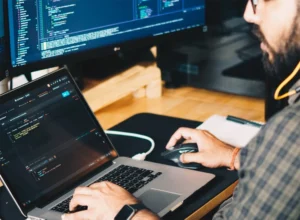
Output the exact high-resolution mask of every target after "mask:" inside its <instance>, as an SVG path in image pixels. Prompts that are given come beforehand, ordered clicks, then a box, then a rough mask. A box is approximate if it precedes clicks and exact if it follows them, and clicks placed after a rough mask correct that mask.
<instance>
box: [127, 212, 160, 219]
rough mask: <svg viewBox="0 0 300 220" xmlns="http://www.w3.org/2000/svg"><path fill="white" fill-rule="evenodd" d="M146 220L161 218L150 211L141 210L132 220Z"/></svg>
mask: <svg viewBox="0 0 300 220" xmlns="http://www.w3.org/2000/svg"><path fill="white" fill-rule="evenodd" d="M144 219H147V220H159V219H160V218H159V217H158V216H157V215H156V214H154V213H152V212H150V211H148V210H141V211H139V212H138V213H136V215H135V216H133V218H132V220H144Z"/></svg>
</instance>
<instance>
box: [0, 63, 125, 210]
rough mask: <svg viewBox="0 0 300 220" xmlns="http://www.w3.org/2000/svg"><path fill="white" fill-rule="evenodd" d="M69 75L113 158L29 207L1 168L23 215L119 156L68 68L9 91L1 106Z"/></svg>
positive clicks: (98, 170)
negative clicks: (23, 202)
mask: <svg viewBox="0 0 300 220" xmlns="http://www.w3.org/2000/svg"><path fill="white" fill-rule="evenodd" d="M65 75H68V77H70V79H71V82H72V85H73V86H74V88H75V89H76V92H77V93H78V95H79V96H80V99H81V101H82V102H83V104H84V105H85V107H86V108H87V111H88V113H89V114H90V115H91V117H92V119H93V120H94V121H95V123H96V125H97V126H98V128H99V130H100V131H101V132H102V135H103V137H104V138H105V139H106V141H107V143H108V145H109V147H110V148H111V151H110V152H111V156H110V157H108V158H107V161H105V162H104V163H103V164H101V165H99V166H98V167H96V168H93V169H92V170H89V171H88V172H87V173H86V174H84V176H83V177H81V178H79V179H78V178H77V179H76V178H72V180H74V179H75V183H72V184H70V182H71V181H72V180H71V181H69V182H68V183H69V184H63V186H64V187H60V188H58V190H56V192H55V193H53V191H54V190H52V191H50V192H49V193H47V194H46V195H44V196H41V197H40V199H38V200H36V201H34V202H32V203H31V204H30V205H29V206H27V207H24V206H23V205H22V203H21V202H20V200H19V199H18V196H17V195H16V193H15V191H14V189H13V187H11V186H12V184H10V183H9V181H8V179H7V178H6V176H5V174H4V173H3V172H2V168H1V167H0V175H1V179H2V180H3V182H4V185H5V187H6V188H8V190H9V193H10V195H11V196H12V197H13V200H14V201H15V203H17V205H18V207H19V209H20V211H21V212H22V214H25V215H27V213H28V212H30V211H32V210H33V209H34V208H36V207H38V206H40V205H43V204H44V203H45V201H47V203H50V202H51V201H54V200H55V199H57V198H59V197H60V196H63V195H64V194H65V193H66V192H67V191H69V190H71V188H72V186H73V185H78V184H80V183H81V182H84V181H86V180H87V179H88V178H90V177H91V176H93V175H95V174H96V173H99V172H101V170H103V169H105V168H107V166H109V165H110V164H112V161H113V160H115V159H116V158H117V157H118V156H119V155H118V153H117V151H116V149H115V148H114V146H113V144H112V143H111V141H110V139H109V138H108V137H107V135H106V134H105V132H104V129H103V128H102V126H101V125H100V123H99V122H98V120H97V118H96V117H95V115H94V114H93V112H92V110H91V108H90V107H89V105H88V103H87V102H86V100H85V98H84V96H83V95H82V93H81V91H80V89H79V88H78V86H77V84H76V82H75V80H74V79H73V77H72V76H71V74H70V72H69V71H68V69H67V68H65V67H64V68H61V69H58V70H57V71H54V72H52V73H50V74H47V75H45V76H43V77H41V78H39V79H37V80H35V81H32V82H30V83H28V84H25V85H23V86H20V87H19V88H17V89H15V90H12V91H9V92H7V93H5V94H2V95H0V105H1V104H4V103H6V102H7V101H10V100H13V99H14V98H16V97H19V96H21V95H24V94H26V93H27V92H29V91H31V90H33V89H36V88H38V87H40V86H42V85H46V84H47V83H49V82H51V81H52V80H55V79H57V78H59V77H60V76H65Z"/></svg>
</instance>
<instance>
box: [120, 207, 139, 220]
mask: <svg viewBox="0 0 300 220" xmlns="http://www.w3.org/2000/svg"><path fill="white" fill-rule="evenodd" d="M134 214H135V210H134V209H133V208H131V207H130V206H128V205H125V206H124V207H123V208H122V209H121V211H120V212H119V213H118V215H117V216H116V217H115V220H126V219H131V218H132V217H133V216H134Z"/></svg>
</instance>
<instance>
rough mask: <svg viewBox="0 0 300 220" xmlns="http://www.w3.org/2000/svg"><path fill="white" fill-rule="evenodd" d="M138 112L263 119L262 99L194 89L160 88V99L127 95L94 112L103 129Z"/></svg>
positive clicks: (202, 118)
mask: <svg viewBox="0 0 300 220" xmlns="http://www.w3.org/2000/svg"><path fill="white" fill-rule="evenodd" d="M142 112H149V113H155V114H162V115H167V116H173V117H179V118H184V119H191V120H199V121H204V120H205V119H207V118H208V117H210V116H211V115H212V114H220V115H228V114H230V115H234V116H237V117H242V118H245V119H248V120H256V121H262V122H263V121H264V101H263V100H262V99H255V98H249V97H243V96H237V95H231V94H225V93H219V92H213V91H208V90H204V89H196V88H190V87H185V88H179V89H164V90H163V96H162V97H161V98H155V99H147V98H138V99H136V98H133V97H132V96H128V97H126V98H124V99H122V100H120V101H118V102H116V103H114V104H112V105H110V106H108V107H106V108H104V109H102V110H100V111H98V112H96V116H97V118H98V120H99V122H100V124H101V125H102V127H103V128H104V129H108V128H110V127H112V126H114V125H115V124H118V123H120V122H121V121H123V120H125V119H127V118H129V117H130V116H132V115H135V114H137V113H142Z"/></svg>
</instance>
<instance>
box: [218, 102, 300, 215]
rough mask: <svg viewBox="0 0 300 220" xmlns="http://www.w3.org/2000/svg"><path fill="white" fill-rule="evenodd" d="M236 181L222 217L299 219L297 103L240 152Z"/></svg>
mask: <svg viewBox="0 0 300 220" xmlns="http://www.w3.org/2000/svg"><path fill="white" fill-rule="evenodd" d="M240 161H241V168H240V170H239V172H238V174H239V184H238V187H237V188H236V189H235V191H234V193H233V196H232V198H230V199H229V200H227V201H226V202H224V203H223V204H222V205H221V207H220V209H219V211H218V212H217V213H216V214H215V216H214V218H213V219H214V220H221V219H231V220H232V219H285V220H288V219H300V202H299V201H300V181H299V180H300V105H297V106H296V107H293V108H288V109H286V110H284V111H283V112H282V113H280V114H279V115H277V116H275V117H274V118H272V119H271V120H270V121H269V122H268V123H267V125H266V126H265V127H264V128H263V129H262V130H261V132H260V133H259V134H258V136H257V137H256V138H254V139H253V140H252V141H251V142H250V144H249V145H248V146H247V147H246V148H244V149H242V150H241V152H240Z"/></svg>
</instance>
